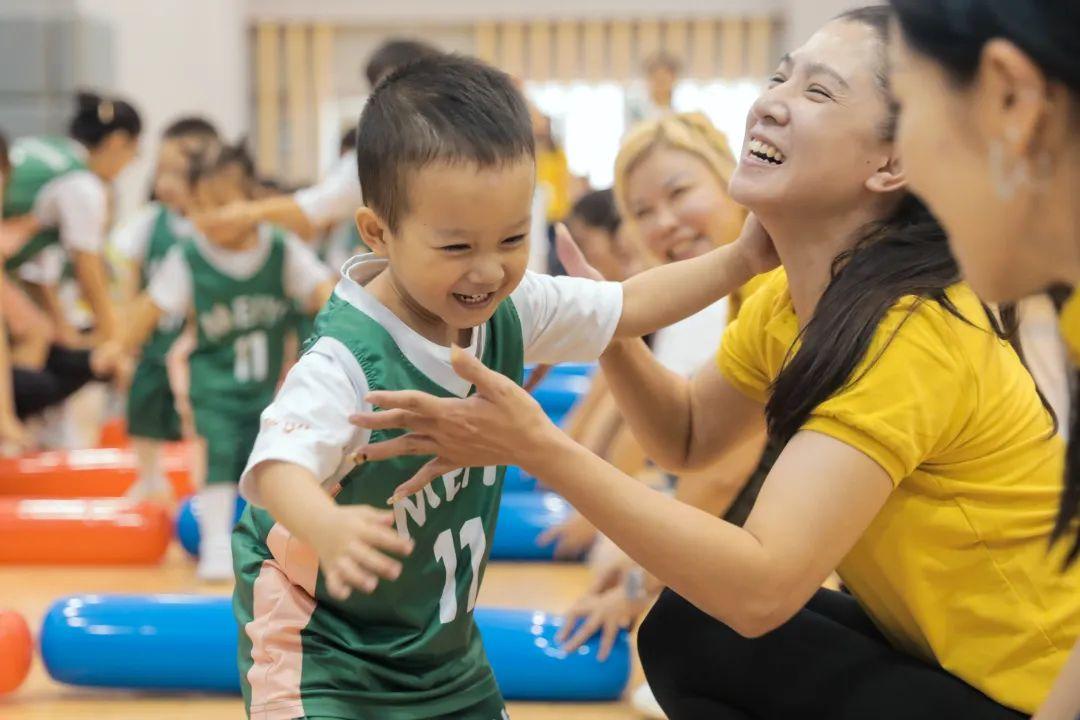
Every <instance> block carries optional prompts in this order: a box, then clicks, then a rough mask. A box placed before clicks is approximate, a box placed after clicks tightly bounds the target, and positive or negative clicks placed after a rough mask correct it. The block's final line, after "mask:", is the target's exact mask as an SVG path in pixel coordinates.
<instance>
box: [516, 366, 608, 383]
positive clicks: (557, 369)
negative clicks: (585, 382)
mask: <svg viewBox="0 0 1080 720" xmlns="http://www.w3.org/2000/svg"><path fill="white" fill-rule="evenodd" d="M596 368H597V364H596V363H562V364H561V365H555V366H553V367H552V368H551V369H550V370H548V375H547V376H548V377H549V378H550V377H555V376H557V375H577V376H579V377H592V376H593V375H595V374H596ZM535 369H536V366H535V365H527V366H526V367H525V381H526V382H528V380H529V378H530V377H532V372H533V370H535Z"/></svg>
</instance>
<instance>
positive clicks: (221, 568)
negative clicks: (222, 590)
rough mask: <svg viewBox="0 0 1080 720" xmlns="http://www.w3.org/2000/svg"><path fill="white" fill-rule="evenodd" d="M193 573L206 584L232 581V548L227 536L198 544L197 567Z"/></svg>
mask: <svg viewBox="0 0 1080 720" xmlns="http://www.w3.org/2000/svg"><path fill="white" fill-rule="evenodd" d="M195 573H196V575H198V576H199V579H200V580H205V581H207V582H224V581H226V580H232V579H233V564H232V547H231V543H230V539H229V537H228V536H226V537H224V538H213V539H211V540H204V541H203V542H201V543H200V544H199V566H198V568H197V569H196V570H195Z"/></svg>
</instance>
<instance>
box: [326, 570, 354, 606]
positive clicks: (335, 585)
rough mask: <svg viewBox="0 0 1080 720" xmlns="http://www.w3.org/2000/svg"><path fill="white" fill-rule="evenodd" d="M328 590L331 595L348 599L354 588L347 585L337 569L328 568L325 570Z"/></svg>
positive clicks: (339, 598) (340, 598)
mask: <svg viewBox="0 0 1080 720" xmlns="http://www.w3.org/2000/svg"><path fill="white" fill-rule="evenodd" d="M325 576H326V590H327V592H329V593H330V596H331V597H333V598H336V599H338V600H348V599H349V595H351V594H352V588H350V587H349V586H348V585H346V584H345V583H344V582H343V581H342V579H341V576H340V574H339V573H338V572H337V571H336V570H332V569H328V570H327V571H326V572H325Z"/></svg>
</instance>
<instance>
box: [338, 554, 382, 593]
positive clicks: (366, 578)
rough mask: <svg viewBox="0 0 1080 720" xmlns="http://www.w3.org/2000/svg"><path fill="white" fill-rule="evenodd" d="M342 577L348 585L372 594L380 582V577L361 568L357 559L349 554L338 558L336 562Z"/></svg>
mask: <svg viewBox="0 0 1080 720" xmlns="http://www.w3.org/2000/svg"><path fill="white" fill-rule="evenodd" d="M335 566H336V568H337V571H338V573H339V574H340V575H341V579H342V581H343V582H344V583H346V584H347V585H349V586H351V587H354V588H356V589H357V590H360V591H361V592H364V593H368V594H370V593H371V592H372V591H374V590H375V588H376V587H377V586H378V584H379V579H378V578H377V577H375V576H374V575H372V574H371V573H369V572H368V571H366V570H364V569H363V568H361V567H360V566H359V565H358V564H357V562H356V561H355V560H353V559H352V558H351V557H349V556H347V555H343V556H342V557H339V558H338V559H337V562H336V563H335Z"/></svg>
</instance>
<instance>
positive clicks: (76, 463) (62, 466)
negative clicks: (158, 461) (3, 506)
mask: <svg viewBox="0 0 1080 720" xmlns="http://www.w3.org/2000/svg"><path fill="white" fill-rule="evenodd" d="M189 447H190V446H189V445H188V444H187V443H182V442H180V443H169V444H167V445H165V450H164V454H163V458H162V463H163V465H164V469H165V473H166V475H168V477H169V482H171V483H172V486H173V491H174V492H175V493H176V496H177V497H186V496H188V495H190V494H191V493H192V492H193V489H192V485H191V474H190V473H189V472H188V466H189V464H190V462H189V458H190V449H189ZM136 475H137V472H136V466H135V454H134V453H133V452H132V451H131V450H130V449H127V448H91V449H88V450H68V451H52V452H43V453H34V454H32V455H23V456H21V457H16V458H0V496H3V497H48V498H83V497H118V496H120V495H123V494H124V493H125V492H126V491H127V489H128V488H129V487H131V485H132V483H134V482H135V478H136Z"/></svg>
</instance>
